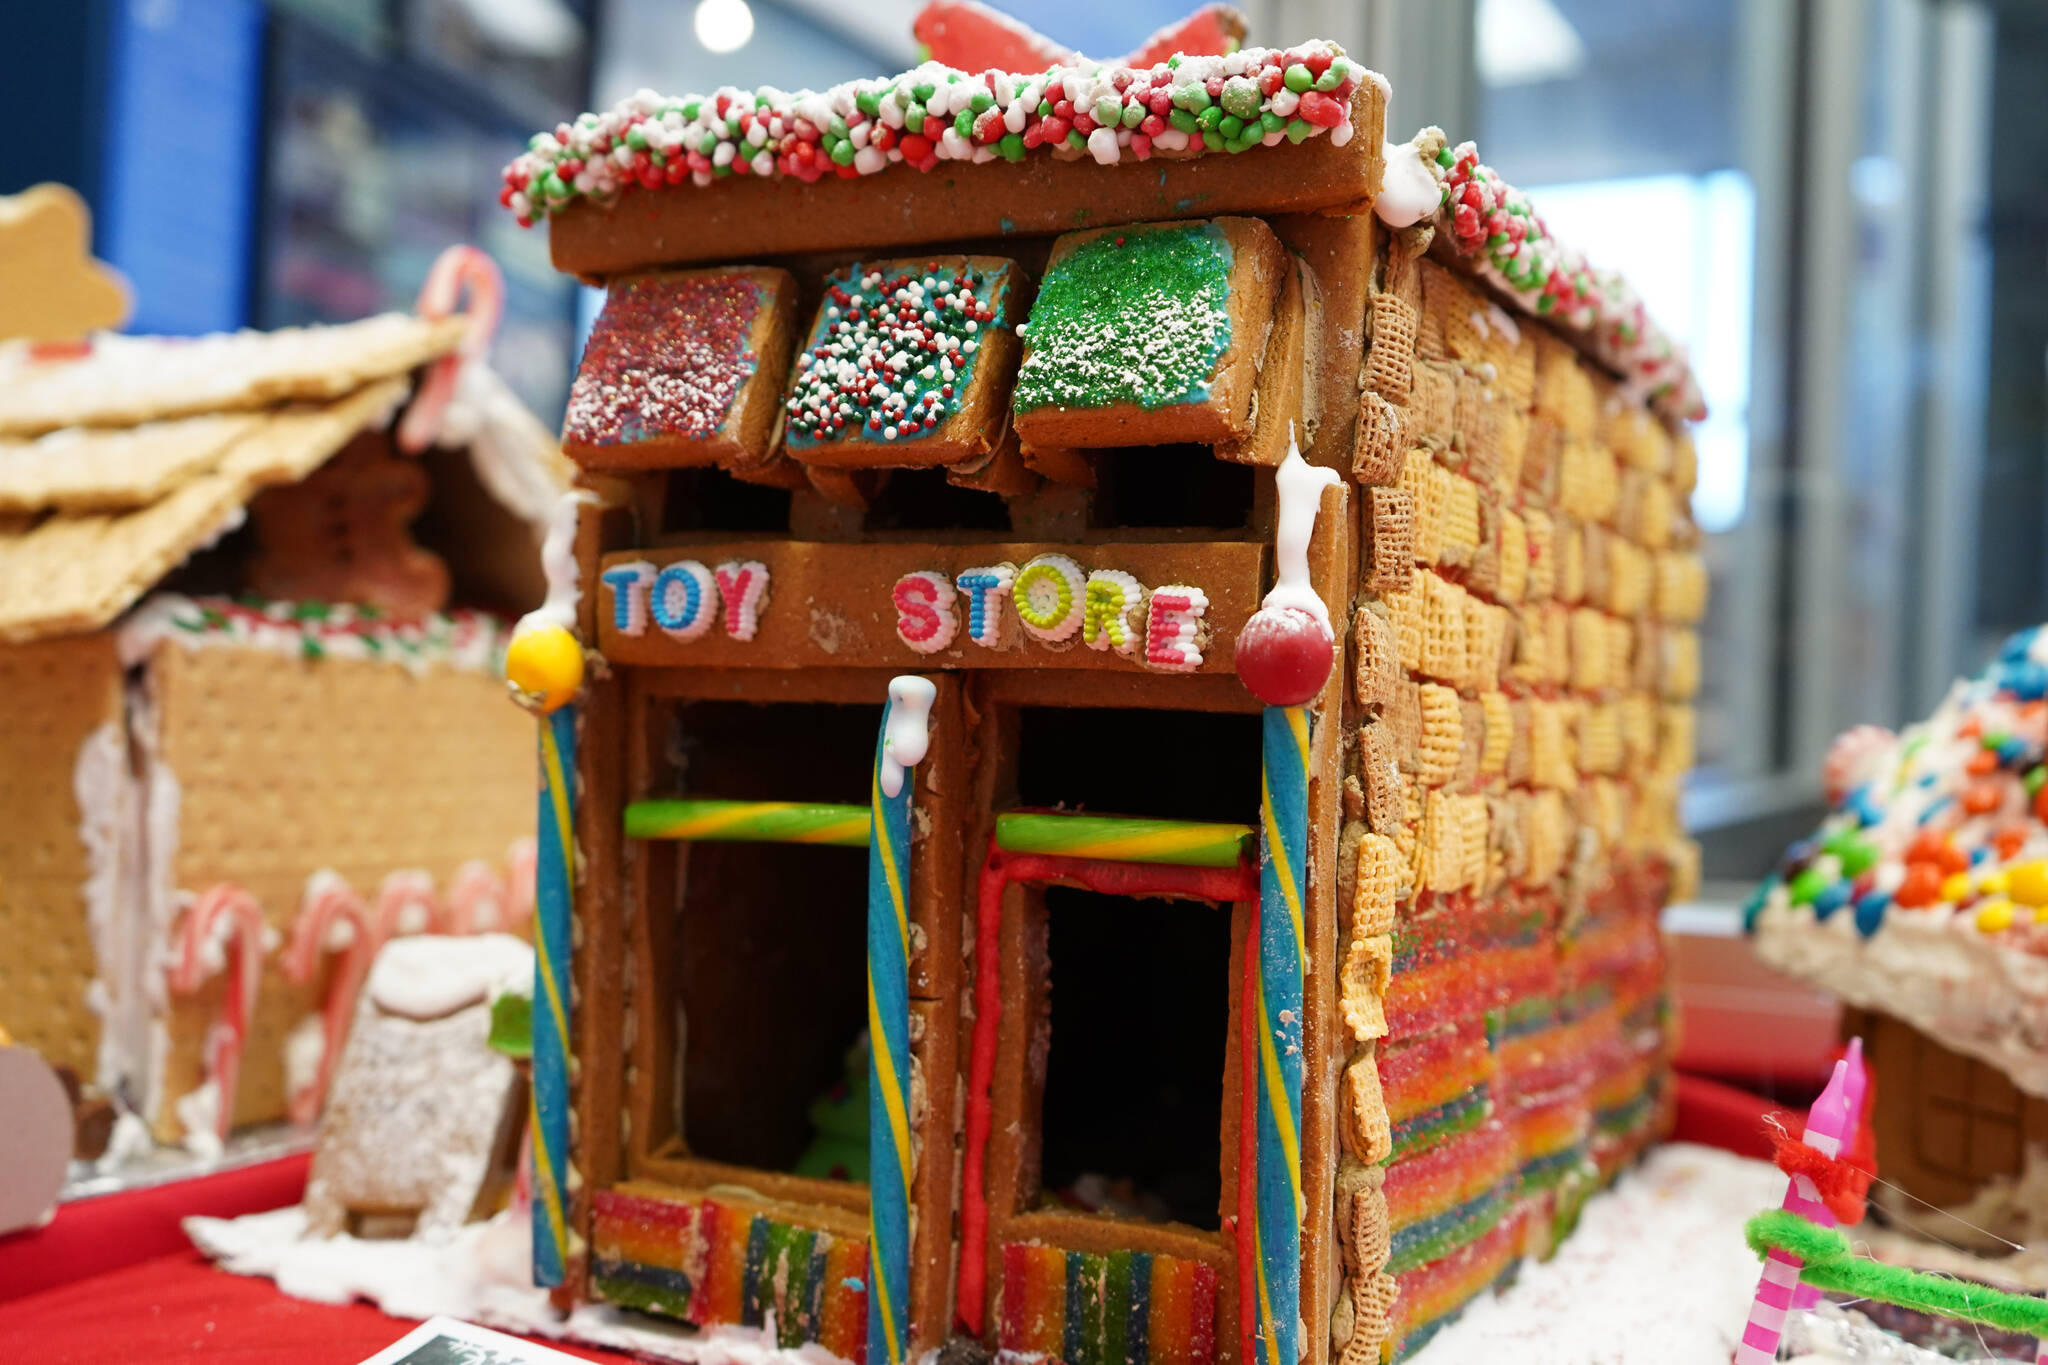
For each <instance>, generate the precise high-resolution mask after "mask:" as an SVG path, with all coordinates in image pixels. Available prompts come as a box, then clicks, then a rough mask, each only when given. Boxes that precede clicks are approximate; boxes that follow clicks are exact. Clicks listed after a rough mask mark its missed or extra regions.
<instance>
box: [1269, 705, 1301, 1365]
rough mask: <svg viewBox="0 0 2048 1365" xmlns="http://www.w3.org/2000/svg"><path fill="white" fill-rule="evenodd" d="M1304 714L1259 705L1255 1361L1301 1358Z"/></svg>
mask: <svg viewBox="0 0 2048 1365" xmlns="http://www.w3.org/2000/svg"><path fill="white" fill-rule="evenodd" d="M1308 743H1309V715H1308V711H1307V709H1306V708H1304V707H1300V706H1269V707H1267V708H1266V711H1265V730H1264V734H1263V756H1264V760H1265V772H1264V775H1263V777H1262V779H1261V781H1260V784H1259V819H1260V821H1261V823H1262V825H1263V826H1264V833H1265V843H1264V846H1263V847H1262V848H1261V850H1260V856H1259V1007H1258V1019H1259V1023H1260V1028H1259V1079H1258V1081H1257V1086H1258V1123H1257V1128H1258V1218H1257V1222H1256V1231H1257V1246H1258V1296H1259V1303H1258V1324H1259V1332H1258V1335H1259V1360H1260V1362H1261V1365H1296V1362H1297V1361H1299V1360H1300V1358H1301V1351H1300V1341H1301V1056H1302V1052H1301V1047H1302V1043H1301V1016H1302V1001H1301V996H1302V981H1303V980H1304V979H1305V978H1306V976H1307V975H1308V947H1307V944H1308V940H1307V937H1306V934H1305V933H1304V930H1303V928H1302V918H1303V914H1302V905H1303V895H1304V892H1305V887H1306V883H1307V878H1308Z"/></svg>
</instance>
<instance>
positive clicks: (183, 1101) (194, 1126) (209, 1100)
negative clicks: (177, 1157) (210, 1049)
mask: <svg viewBox="0 0 2048 1365" xmlns="http://www.w3.org/2000/svg"><path fill="white" fill-rule="evenodd" d="M172 1109H173V1111H174V1112H175V1113H176V1114H177V1116H178V1122H179V1124H180V1125H182V1127H183V1128H184V1144H185V1150H186V1151H188V1152H190V1153H192V1155H194V1156H196V1157H199V1158H201V1159H202V1160H208V1161H210V1160H212V1159H213V1158H215V1157H218V1156H219V1155H220V1154H221V1150H222V1149H221V1142H220V1082H219V1081H218V1080H216V1079H215V1078H214V1077H212V1076H208V1077H207V1078H206V1079H205V1080H204V1081H202V1082H200V1083H199V1085H198V1086H196V1087H195V1088H193V1089H191V1090H188V1091H186V1092H185V1093H184V1094H182V1095H180V1096H178V1101H177V1103H176V1104H174V1105H173V1106H172Z"/></svg>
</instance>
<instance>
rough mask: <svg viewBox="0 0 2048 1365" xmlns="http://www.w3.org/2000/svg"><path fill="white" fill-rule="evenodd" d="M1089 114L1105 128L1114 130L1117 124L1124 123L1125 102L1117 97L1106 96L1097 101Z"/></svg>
mask: <svg viewBox="0 0 2048 1365" xmlns="http://www.w3.org/2000/svg"><path fill="white" fill-rule="evenodd" d="M1089 112H1090V113H1091V114H1093V115H1094V117H1095V121H1096V122H1097V123H1099V124H1101V125H1102V126H1103V127H1105V128H1114V127H1116V126H1117V124H1119V123H1121V122H1123V117H1124V106H1123V101H1122V100H1119V99H1118V98H1117V97H1116V96H1115V95H1104V96H1103V97H1102V98H1101V99H1099V100H1097V101H1095V107H1094V108H1093V109H1092V110H1090V111H1089Z"/></svg>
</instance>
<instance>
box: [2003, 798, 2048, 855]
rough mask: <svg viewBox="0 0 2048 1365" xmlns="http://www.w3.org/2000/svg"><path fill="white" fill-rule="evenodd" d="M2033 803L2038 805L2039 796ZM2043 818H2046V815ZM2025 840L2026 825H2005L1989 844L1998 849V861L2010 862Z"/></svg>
mask: <svg viewBox="0 0 2048 1365" xmlns="http://www.w3.org/2000/svg"><path fill="white" fill-rule="evenodd" d="M2044 790H2048V788H2044ZM2034 804H2035V805H2036V806H2038V805H2040V798H2039V797H2036V798H2035V799H2034ZM2043 818H2044V819H2048V817H2043ZM2026 841H2027V827H2026V826H2025V825H2007V826H2006V827H2005V828H2004V829H2002V830H2000V831H1998V833H1996V834H1994V835H1992V836H1991V845H1992V847H1993V848H1995V849H1996V850H1998V860H1999V861H2000V862H2011V861H2012V860H2013V858H2015V857H2016V856H2018V854H2019V851H2020V845H2022V844H2024V843H2026Z"/></svg>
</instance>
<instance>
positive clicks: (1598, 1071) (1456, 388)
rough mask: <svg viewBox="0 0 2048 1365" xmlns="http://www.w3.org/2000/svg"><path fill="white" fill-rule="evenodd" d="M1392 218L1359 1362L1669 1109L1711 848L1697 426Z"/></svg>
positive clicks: (1405, 1342)
mask: <svg viewBox="0 0 2048 1365" xmlns="http://www.w3.org/2000/svg"><path fill="white" fill-rule="evenodd" d="M1417 242H1418V239H1417V238H1416V236H1415V235H1414V234H1404V235H1398V236H1396V237H1395V238H1394V239H1393V240H1392V241H1391V242H1390V243H1389V244H1388V245H1387V247H1386V248H1385V250H1384V251H1383V254H1382V259H1381V270H1380V275H1379V279H1378V284H1377V287H1376V289H1375V292H1374V294H1373V296H1372V298H1371V301H1370V308H1369V313H1368V325H1369V327H1370V329H1371V338H1370V349H1369V351H1368V354H1367V358H1366V363H1365V365H1364V367H1363V368H1362V370H1361V373H1360V383H1361V388H1362V392H1361V395H1360V419H1359V433H1358V442H1357V452H1358V454H1357V461H1356V465H1355V469H1354V473H1355V475H1356V477H1357V478H1358V480H1359V482H1361V483H1363V484H1365V485H1366V486H1367V487H1366V491H1365V495H1364V497H1363V498H1362V499H1361V501H1362V504H1363V509H1362V524H1361V530H1362V533H1363V534H1362V540H1361V546H1362V550H1361V561H1362V562H1361V574H1360V582H1359V595H1358V601H1357V605H1356V607H1355V614H1354V619H1353V622H1352V643H1353V660H1352V662H1353V669H1352V679H1351V682H1352V696H1351V697H1350V699H1349V704H1350V708H1351V710H1350V715H1351V717H1352V719H1353V720H1354V721H1355V724H1356V739H1355V741H1354V746H1353V751H1352V754H1351V756H1350V774H1351V775H1350V780H1349V782H1348V784H1347V792H1346V802H1345V815H1346V827H1345V833H1344V840H1343V862H1342V865H1341V867H1340V877H1341V878H1342V879H1343V881H1344V886H1343V887H1342V889H1341V891H1340V900H1341V901H1342V902H1343V903H1344V904H1345V905H1346V906H1347V908H1348V912H1349V915H1350V921H1349V924H1348V925H1347V926H1346V928H1345V934H1346V937H1347V939H1348V945H1347V949H1346V956H1345V962H1344V967H1343V973H1342V981H1341V986H1340V989H1341V1013H1342V1017H1343V1022H1344V1026H1345V1028H1346V1029H1347V1031H1348V1037H1347V1038H1346V1044H1347V1046H1348V1047H1349V1048H1350V1056H1349V1058H1348V1059H1347V1062H1346V1064H1345V1067H1344V1071H1343V1078H1342V1081H1341V1094H1340V1097H1339V1108H1340V1112H1341V1113H1342V1114H1343V1116H1344V1121H1343V1123H1342V1125H1341V1128H1340V1131H1341V1133H1342V1136H1343V1140H1344V1147H1345V1151H1344V1154H1343V1157H1342V1169H1341V1171H1340V1175H1339V1180H1338V1184H1339V1204H1338V1208H1337V1210H1336V1216H1337V1222H1338V1227H1339V1229H1340V1233H1341V1234H1343V1244H1344V1246H1343V1249H1344V1256H1343V1261H1344V1270H1345V1278H1346V1294H1345V1296H1344V1299H1343V1301H1342V1302H1341V1303H1340V1304H1339V1307H1338V1310H1337V1312H1336V1314H1335V1316H1334V1321H1333V1324H1332V1327H1333V1343H1334V1345H1335V1346H1336V1348H1337V1349H1338V1351H1339V1353H1340V1354H1341V1356H1342V1358H1343V1359H1344V1360H1345V1361H1346V1362H1347V1365H1359V1363H1360V1362H1364V1361H1377V1360H1378V1359H1380V1356H1381V1352H1382V1351H1383V1350H1384V1351H1387V1352H1389V1353H1390V1354H1391V1355H1393V1356H1394V1357H1396V1358H1398V1357H1400V1356H1402V1355H1405V1354H1407V1353H1409V1352H1411V1351H1413V1350H1415V1349H1417V1348H1418V1347H1419V1346H1420V1345H1421V1344H1422V1343H1423V1342H1425V1341H1427V1340H1428V1339H1429V1337H1430V1336H1431V1335H1432V1334H1433V1333H1434V1332H1435V1331H1436V1330H1437V1329H1438V1328H1439V1327H1440V1326H1441V1325H1442V1324H1443V1323H1444V1322H1446V1321H1448V1320H1449V1318H1450V1317H1452V1316H1454V1315H1455V1313H1456V1312H1457V1310H1458V1309H1459V1308H1460V1307H1462V1306H1463V1304H1464V1303H1465V1302H1466V1301H1468V1300H1469V1299H1470V1298H1471V1297H1472V1296H1473V1295H1474V1294H1476V1293H1478V1292H1480V1291H1481V1290H1483V1289H1485V1288H1487V1287H1488V1286H1490V1285H1492V1284H1494V1283H1495V1282H1497V1281H1498V1280H1499V1279H1500V1277H1501V1276H1502V1275H1503V1274H1504V1273H1505V1272H1506V1271H1507V1270H1508V1269H1509V1268H1510V1267H1511V1266H1512V1264H1513V1263H1514V1262H1515V1261H1516V1260H1517V1259H1518V1258H1519V1257H1521V1256H1524V1255H1536V1254H1542V1253H1544V1252H1546V1251H1547V1250H1548V1249H1549V1247H1550V1245H1551V1243H1552V1241H1553V1238H1554V1236H1556V1235H1559V1234H1560V1233H1561V1232H1562V1230H1564V1229H1566V1228H1568V1227H1569V1225H1570V1221H1571V1219H1572V1217H1573V1216H1574V1215H1575V1213H1576V1210H1577V1207H1578V1204H1579V1203H1580V1201H1582V1200H1583V1199H1584V1197H1585V1195H1586V1194H1587V1193H1588V1192H1590V1190H1592V1189H1593V1188H1596V1187H1597V1186H1598V1184H1600V1183H1601V1182H1602V1181H1604V1180H1605V1179H1607V1178H1609V1177H1611V1176H1612V1174H1613V1173H1614V1172H1615V1171H1616V1170H1617V1169H1618V1168H1619V1166H1620V1165H1621V1164H1623V1163H1624V1162H1626V1161H1627V1160H1628V1159H1629V1158H1631V1157H1632V1156H1633V1155H1634V1154H1635V1153H1636V1152H1637V1151H1638V1150H1640V1148H1641V1147H1642V1145H1643V1144H1645V1143H1646V1142H1647V1141H1649V1140H1650V1139H1651V1138H1652V1137H1653V1136H1655V1134H1656V1133H1657V1132H1658V1131H1659V1129H1660V1125H1661V1120H1662V1116H1663V1113H1664V1109H1665V1105H1666V1103H1667V1090H1668V1086H1667V1084H1666V1077H1667V1072H1668V1060H1667V1057H1668V1048H1667V1042H1666V1031H1665V1024H1666V1021H1665V1002H1664V960H1663V953H1662V949H1661V946H1660V942H1659V939H1658V933H1657V916H1658V912H1659V910H1660V909H1661V907H1662V905H1663V904H1664V902H1665V900H1666V899H1667V898H1668V896H1669V895H1670V894H1671V892H1672V890H1673V888H1674V886H1678V885H1680V884H1682V883H1683V882H1684V881H1686V880H1687V879H1689V878H1690V876H1691V875H1692V873H1691V870H1692V867H1693V865H1694V855H1693V852H1692V848H1691V846H1690V845H1689V844H1688V843H1687V841H1686V840H1685V838H1684V836H1683V833H1682V832H1681V830H1680V827H1679V822H1678V791H1679V780H1680V777H1681V776H1682V774H1683V773H1684V772H1685V770H1686V769H1687V768H1688V767H1689V766H1690V765H1691V762H1692V752H1693V721H1692V697H1693V694H1694V692H1695V691H1696V690H1697V687H1698V683H1699V666H1698V657H1699V645H1698V639H1697V635H1696V629H1697V624H1698V621H1699V618H1700V616H1701V613H1702V611H1703V609H1704V606H1705V590H1706V574H1705V569H1704V567H1703V565H1702V563H1701V560H1700V557H1699V551H1698V532H1697V529H1696V528H1695V526H1694V525H1693V522H1692V519H1691V515H1690V511H1689V499H1690V495H1691V491H1692V481H1693V476H1694V460H1693V455H1692V449H1691V445H1690V441H1689V439H1688V438H1687V436H1686V435H1685V434H1684V432H1683V431H1681V430H1677V429H1674V428H1673V427H1671V426H1669V425H1667V424H1666V423H1664V422H1663V421H1661V420H1659V419H1658V418H1657V417H1655V416H1653V415H1652V414H1651V413H1650V412H1649V411H1648V410H1647V409H1646V408H1644V407H1643V406H1642V404H1641V401H1640V399H1639V398H1636V397H1634V396H1632V395H1631V394H1629V393H1628V392H1627V391H1626V390H1625V389H1624V388H1623V386H1622V385H1621V384H1620V383H1619V382H1618V381H1617V380H1615V379H1614V378H1613V377H1612V376H1611V375H1609V374H1608V373H1606V372H1605V371H1603V370H1601V369H1600V368H1598V367H1597V366H1596V365H1595V364H1594V363H1593V362H1592V361H1590V360H1588V359H1587V358H1585V356H1584V355H1583V354H1582V353H1581V352H1580V351H1578V350H1577V349H1575V348H1574V347H1572V346H1571V345H1569V344H1568V343H1566V342H1565V341H1563V340H1562V339H1560V337H1559V336H1557V335H1556V334H1554V333H1552V332H1550V331H1549V330H1548V329H1546V328H1545V327H1544V326H1543V325H1542V324H1541V323H1539V322H1535V321H1533V320H1531V319H1530V318H1529V317H1528V316H1527V315H1526V314H1522V315H1518V316H1515V317H1511V316H1510V315H1509V314H1508V313H1507V312H1506V311H1505V310H1504V309H1503V308H1502V307H1501V306H1500V305H1499V304H1498V303H1497V302H1496V301H1495V300H1494V298H1493V297H1492V296H1491V295H1489V294H1488V293H1487V292H1486V290H1485V289H1484V288H1483V287H1482V286H1481V285H1479V284H1478V283H1476V282H1475V281H1474V280H1473V279H1472V278H1471V277H1470V276H1469V275H1467V274H1464V273H1462V272H1460V271H1459V270H1457V269H1455V268H1454V267H1451V266H1448V265H1444V264H1439V263H1438V262H1437V261H1436V260H1435V259H1433V258H1429V257H1426V256H1424V257H1421V258H1417V257H1416V256H1415V255H1412V254H1410V253H1411V252H1412V251H1413V250H1414V249H1415V247H1416V245H1417Z"/></svg>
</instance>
